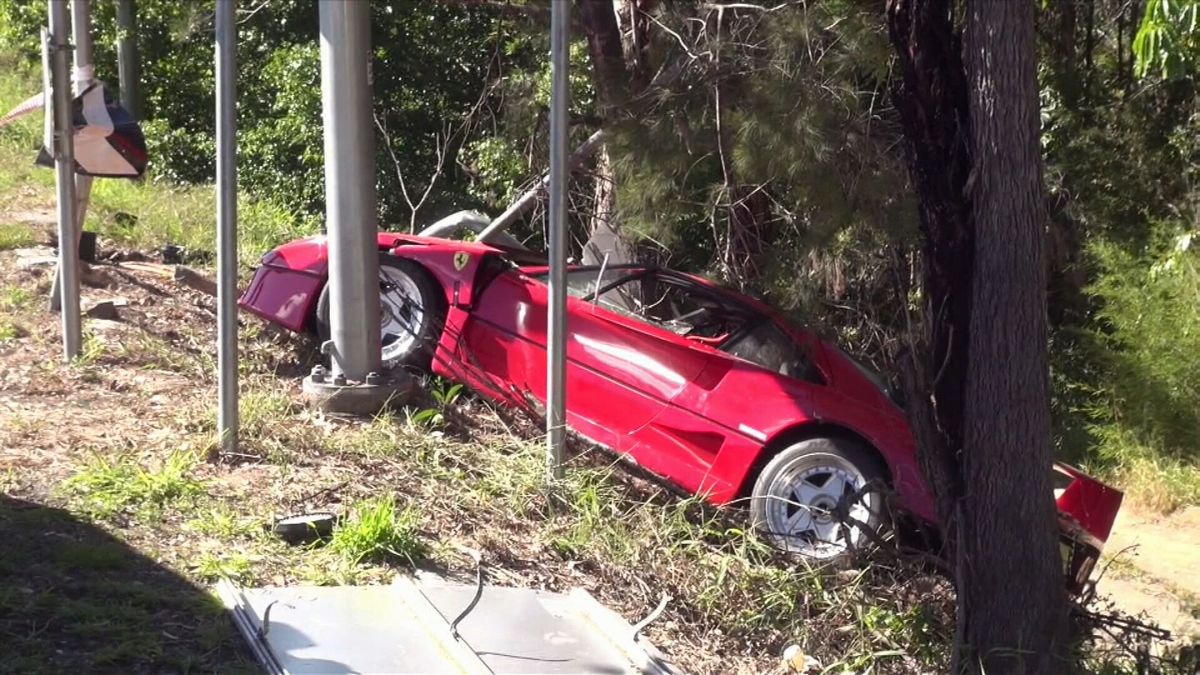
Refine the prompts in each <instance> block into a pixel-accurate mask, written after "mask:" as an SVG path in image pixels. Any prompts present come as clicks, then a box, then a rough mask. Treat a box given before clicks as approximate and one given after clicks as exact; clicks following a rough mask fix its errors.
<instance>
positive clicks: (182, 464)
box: [63, 452, 202, 518]
mask: <svg viewBox="0 0 1200 675" xmlns="http://www.w3.org/2000/svg"><path fill="white" fill-rule="evenodd" d="M197 463H198V460H197V458H196V456H195V455H193V454H192V453H189V452H175V453H172V454H171V455H169V456H168V457H167V458H166V459H165V460H163V462H162V465H161V466H160V467H158V468H157V469H147V468H145V467H143V466H142V465H140V464H138V463H136V462H134V461H132V460H131V459H129V458H118V459H115V460H111V459H108V458H105V457H96V458H94V459H92V460H91V461H89V462H88V463H87V464H86V465H85V466H84V467H83V468H82V469H81V470H80V471H79V472H78V473H76V474H75V475H74V476H72V477H71V478H69V479H67V481H66V482H65V483H64V484H63V488H64V490H65V491H66V492H67V493H68V494H70V495H71V496H72V497H73V498H74V499H75V500H76V501H77V502H78V503H79V506H80V507H81V508H82V509H83V510H85V511H87V512H88V513H90V514H91V515H93V516H96V517H100V518H109V517H112V516H114V515H116V514H118V513H121V512H123V511H131V510H132V511H136V512H143V513H149V514H155V513H160V512H161V510H162V509H163V508H164V507H166V506H168V505H170V504H172V503H174V502H179V501H185V500H190V499H193V498H195V497H196V496H197V495H199V494H200V493H201V488H202V484H201V483H200V482H199V481H197V480H195V479H193V478H192V477H191V476H190V475H189V474H190V473H191V472H192V470H193V469H194V468H195V466H196V464H197Z"/></svg>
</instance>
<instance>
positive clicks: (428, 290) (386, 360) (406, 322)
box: [317, 253, 446, 369]
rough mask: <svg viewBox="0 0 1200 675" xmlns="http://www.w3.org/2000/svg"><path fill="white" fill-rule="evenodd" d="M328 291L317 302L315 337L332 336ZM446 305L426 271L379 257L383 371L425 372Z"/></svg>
mask: <svg viewBox="0 0 1200 675" xmlns="http://www.w3.org/2000/svg"><path fill="white" fill-rule="evenodd" d="M329 303H330V288H329V284H325V289H324V290H322V291H321V297H320V299H319V300H318V301H317V335H318V336H319V337H320V338H321V341H322V342H324V341H325V340H328V339H329V338H330V336H331V335H332V332H333V331H332V324H331V323H330V318H329ZM445 315H446V302H445V299H444V298H443V296H442V291H441V288H439V287H438V284H437V282H436V281H434V280H433V279H432V278H431V277H430V276H429V273H428V272H426V271H425V268H423V267H421V266H420V265H418V264H417V263H415V262H413V261H411V260H406V259H404V258H397V257H396V256H394V255H392V254H390V253H381V254H380V256H379V328H380V336H379V337H380V345H381V347H382V351H381V353H380V357H381V358H380V360H381V361H382V364H383V367H385V368H390V367H393V366H396V365H408V366H414V367H417V368H422V369H428V367H429V364H430V361H431V360H432V359H433V351H434V348H435V347H436V346H437V343H438V339H439V338H440V337H441V335H440V332H441V330H442V324H443V323H444V322H445Z"/></svg>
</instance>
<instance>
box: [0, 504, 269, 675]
mask: <svg viewBox="0 0 1200 675" xmlns="http://www.w3.org/2000/svg"><path fill="white" fill-rule="evenodd" d="M0 539H2V540H3V541H6V542H9V543H13V542H19V545H9V546H4V547H0V551H2V553H0V634H2V635H4V655H5V657H4V659H3V660H0V673H13V674H14V675H15V674H17V673H20V674H21V675H37V674H42V673H45V674H47V675H48V674H50V673H63V672H112V673H116V672H177V673H178V672H198V671H199V672H213V671H218V670H219V671H220V672H229V673H252V672H256V671H255V670H254V662H253V658H252V657H251V656H250V655H249V654H247V653H245V652H244V651H243V650H242V649H241V647H240V641H239V639H238V637H237V635H236V632H235V630H234V628H233V626H232V624H230V623H229V621H228V619H227V618H226V616H225V613H224V610H223V608H222V607H221V606H220V605H219V603H217V602H216V600H215V599H214V598H213V596H211V595H210V594H209V593H207V592H206V591H204V590H203V589H200V588H197V587H196V586H194V585H192V584H191V583H190V582H188V581H187V580H185V579H183V578H181V577H179V576H177V575H174V574H171V573H170V572H168V571H166V570H164V569H163V568H162V567H161V566H160V565H158V564H157V563H155V562H154V561H152V560H151V559H149V558H148V557H146V556H145V555H144V554H142V553H140V552H138V551H136V550H134V549H133V548H132V547H130V546H129V545H128V544H126V543H125V542H122V541H120V540H118V539H116V538H115V537H113V536H112V535H110V534H108V533H107V532H105V531H103V530H102V529H100V528H97V527H95V526H94V525H91V524H89V523H86V522H85V521H83V520H81V519H80V518H79V517H78V516H77V515H75V514H72V513H69V512H67V511H64V510H61V509H56V508H48V507H45V506H41V505H38V504H33V503H29V502H25V501H21V500H17V499H14V498H11V497H8V496H5V495H0Z"/></svg>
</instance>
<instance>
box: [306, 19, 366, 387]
mask: <svg viewBox="0 0 1200 675" xmlns="http://www.w3.org/2000/svg"><path fill="white" fill-rule="evenodd" d="M370 16H371V5H370V3H369V2H344V1H343V0H321V5H320V23H321V110H322V115H323V117H324V127H325V214H326V215H325V221H326V228H327V230H328V232H329V239H328V241H329V288H330V303H329V310H330V311H329V314H330V324H331V329H332V330H331V332H332V336H333V339H332V340H331V342H332V344H331V345H325V346H324V349H325V351H326V352H327V353H329V355H330V365H331V366H332V370H333V376H334V383H335V384H340V382H338V380H339V378H349V379H351V380H355V381H360V382H361V381H363V380H365V379H366V376H367V374H368V373H373V372H378V371H379V369H380V360H379V357H380V354H379V351H380V344H379V247H378V244H377V243H376V222H375V217H376V216H375V149H374V144H375V136H374V134H375V127H374V125H373V124H372V121H371V84H370V82H369V79H368V77H369V75H368V66H369V63H370V60H369V59H370V47H371V32H370Z"/></svg>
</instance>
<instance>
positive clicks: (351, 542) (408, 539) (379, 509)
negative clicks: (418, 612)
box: [329, 496, 429, 565]
mask: <svg viewBox="0 0 1200 675" xmlns="http://www.w3.org/2000/svg"><path fill="white" fill-rule="evenodd" d="M352 510H353V513H354V515H353V516H352V517H351V518H350V519H349V521H347V522H344V523H342V524H341V525H339V526H338V528H337V529H336V530H334V532H333V539H332V540H330V542H329V548H330V550H332V551H334V552H336V553H338V554H339V555H341V556H342V558H344V559H345V560H347V561H349V562H351V563H354V564H358V563H360V562H363V561H364V560H371V559H375V560H378V559H386V558H387V557H389V556H391V557H394V558H396V559H399V560H403V561H405V562H407V563H408V564H410V565H413V564H416V563H417V562H419V561H420V560H422V559H424V558H425V556H426V555H428V553H429V546H428V545H427V544H426V543H425V542H424V541H422V539H421V534H420V531H419V529H418V528H419V526H420V522H421V514H420V513H419V512H418V511H417V510H416V509H415V508H414V507H412V506H407V507H405V508H404V509H402V510H399V511H398V510H397V508H396V498H395V497H392V496H387V497H378V498H375V499H370V500H367V501H363V502H359V503H358V504H356V505H355V506H354V508H353V509H352Z"/></svg>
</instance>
